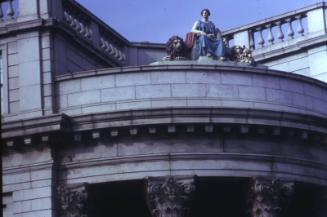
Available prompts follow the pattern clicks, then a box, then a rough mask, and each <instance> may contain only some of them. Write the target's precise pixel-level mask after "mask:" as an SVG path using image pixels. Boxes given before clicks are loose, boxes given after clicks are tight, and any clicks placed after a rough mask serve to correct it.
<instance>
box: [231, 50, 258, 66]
mask: <svg viewBox="0 0 327 217" xmlns="http://www.w3.org/2000/svg"><path fill="white" fill-rule="evenodd" d="M230 59H231V60H232V61H235V62H239V63H247V64H250V65H255V62H254V59H253V57H252V51H251V50H250V49H248V48H247V47H245V46H239V45H236V46H234V47H232V48H231V58H230Z"/></svg>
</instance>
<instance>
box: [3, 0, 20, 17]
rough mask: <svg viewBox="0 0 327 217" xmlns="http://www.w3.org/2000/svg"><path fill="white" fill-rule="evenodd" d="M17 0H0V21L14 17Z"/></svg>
mask: <svg viewBox="0 0 327 217" xmlns="http://www.w3.org/2000/svg"><path fill="white" fill-rule="evenodd" d="M17 2H18V0H4V1H0V22H3V21H10V20H14V19H16V17H17V15H18V8H17Z"/></svg>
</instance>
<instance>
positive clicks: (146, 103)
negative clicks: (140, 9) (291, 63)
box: [57, 65, 327, 117]
mask: <svg viewBox="0 0 327 217" xmlns="http://www.w3.org/2000/svg"><path fill="white" fill-rule="evenodd" d="M57 82H58V93H59V96H58V99H59V102H58V104H59V111H60V112H63V113H66V114H69V115H79V114H87V113H98V112H104V111H105V112H109V111H123V110H132V109H153V108H167V107H220V108H244V109H263V110H272V111H285V112H293V113H301V114H308V115H315V116H322V117H325V116H326V115H327V86H326V84H325V83H323V82H320V81H318V80H314V79H311V78H307V77H304V76H300V75H295V74H290V73H286V72H282V71H276V70H268V69H265V68H255V67H241V66H228V65H169V66H167V65H161V66H160V65H158V66H142V67H127V68H117V69H103V70H93V71H87V72H81V73H77V74H74V75H69V76H68V75H67V76H61V77H57Z"/></svg>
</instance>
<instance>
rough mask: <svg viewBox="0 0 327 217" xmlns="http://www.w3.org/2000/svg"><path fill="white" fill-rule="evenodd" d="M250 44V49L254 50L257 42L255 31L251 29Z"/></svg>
mask: <svg viewBox="0 0 327 217" xmlns="http://www.w3.org/2000/svg"><path fill="white" fill-rule="evenodd" d="M249 40H250V41H249V45H250V49H251V50H254V49H255V46H254V45H255V43H254V36H253V31H252V30H249Z"/></svg>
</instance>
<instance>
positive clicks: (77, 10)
mask: <svg viewBox="0 0 327 217" xmlns="http://www.w3.org/2000/svg"><path fill="white" fill-rule="evenodd" d="M62 2H63V21H64V23H66V24H67V26H68V27H69V28H71V29H73V30H74V31H75V32H76V33H77V35H78V36H80V37H81V38H83V39H84V40H86V41H88V42H89V43H91V44H92V46H94V47H96V48H98V49H100V50H101V51H102V52H103V53H104V54H106V55H107V56H109V57H110V58H111V59H113V60H115V61H117V62H119V63H122V62H123V61H124V60H125V59H126V54H125V51H124V47H125V46H126V44H127V43H128V41H127V40H126V39H125V38H123V37H122V36H121V35H119V33H117V32H116V31H115V30H113V29H111V28H110V27H109V26H108V25H106V24H105V23H104V22H102V21H101V20H100V19H98V18H97V17H96V16H94V15H93V14H91V13H90V12H89V11H87V10H86V9H85V8H84V7H82V6H81V5H80V4H78V3H77V2H76V1H73V0H63V1H62Z"/></svg>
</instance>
